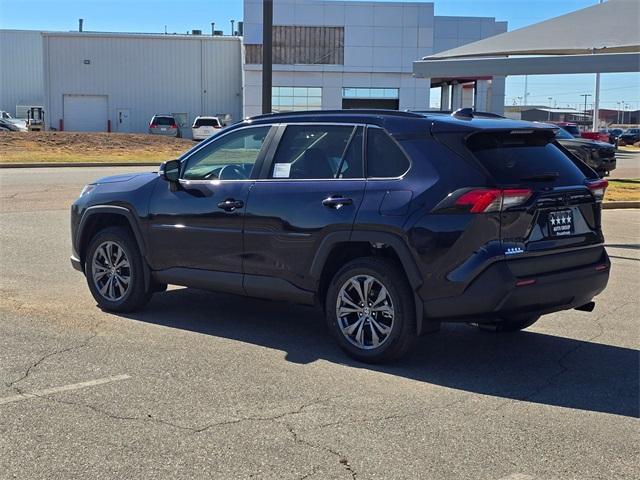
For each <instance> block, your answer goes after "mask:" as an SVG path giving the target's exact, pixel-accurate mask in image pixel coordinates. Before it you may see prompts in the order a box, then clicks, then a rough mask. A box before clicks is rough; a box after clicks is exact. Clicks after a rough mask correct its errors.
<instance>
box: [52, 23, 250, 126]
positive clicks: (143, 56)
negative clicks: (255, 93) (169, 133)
mask: <svg viewBox="0 0 640 480" xmlns="http://www.w3.org/2000/svg"><path fill="white" fill-rule="evenodd" d="M43 41H44V51H43V57H44V59H43V64H44V83H45V86H46V95H45V96H46V105H45V111H46V114H47V120H48V124H49V125H50V126H52V127H55V128H59V127H61V126H62V127H63V128H64V130H74V131H107V130H108V129H109V128H111V130H112V131H114V132H144V131H146V129H147V127H148V124H149V120H150V119H151V117H152V116H153V115H154V114H162V113H164V114H174V115H176V117H177V119H178V120H179V122H180V123H181V124H182V126H183V127H184V126H190V122H192V121H193V119H194V118H195V117H196V116H198V115H216V114H221V113H225V114H231V115H232V117H233V118H234V119H238V118H240V117H241V113H242V67H241V40H240V39H239V38H238V37H212V36H202V35H193V36H190V35H139V34H120V33H118V34H108V33H77V32H74V33H51V32H49V33H44V34H43ZM61 122H62V123H61ZM187 130H188V129H187Z"/></svg>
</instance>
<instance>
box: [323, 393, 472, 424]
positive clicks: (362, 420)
mask: <svg viewBox="0 0 640 480" xmlns="http://www.w3.org/2000/svg"><path fill="white" fill-rule="evenodd" d="M467 400H468V398H466V397H464V398H457V399H455V400H452V401H450V402H447V403H445V404H444V405H440V406H436V407H433V406H430V407H428V408H424V409H421V410H417V411H414V412H411V413H403V414H394V415H385V416H382V417H360V418H355V419H350V420H340V421H337V422H330V423H323V424H321V425H319V426H318V428H328V427H335V426H338V425H347V424H351V423H367V422H385V421H388V420H402V419H405V418H412V417H417V416H420V415H425V414H427V413H429V412H434V411H437V410H446V409H448V408H451V407H453V406H455V405H459V404H461V403H465V402H466V401H467Z"/></svg>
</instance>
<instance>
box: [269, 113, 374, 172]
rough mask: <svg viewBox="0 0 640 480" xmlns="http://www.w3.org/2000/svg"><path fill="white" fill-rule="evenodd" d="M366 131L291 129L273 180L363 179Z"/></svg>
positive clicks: (325, 127)
mask: <svg viewBox="0 0 640 480" xmlns="http://www.w3.org/2000/svg"><path fill="white" fill-rule="evenodd" d="M362 135H363V134H362V127H353V126H343V125H289V126H288V127H287V129H286V130H285V132H284V135H283V136H282V139H281V140H280V145H278V150H277V152H276V154H275V157H274V161H273V166H272V167H271V172H270V175H269V176H270V178H295V179H316V178H318V179H321V178H362Z"/></svg>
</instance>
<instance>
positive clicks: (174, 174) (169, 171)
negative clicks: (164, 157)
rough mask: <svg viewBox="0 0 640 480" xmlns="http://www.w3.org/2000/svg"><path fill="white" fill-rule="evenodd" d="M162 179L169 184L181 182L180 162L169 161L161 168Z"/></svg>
mask: <svg viewBox="0 0 640 480" xmlns="http://www.w3.org/2000/svg"><path fill="white" fill-rule="evenodd" d="M160 173H161V175H162V177H164V179H165V180H166V181H168V182H172V183H176V182H177V181H178V180H180V160H169V161H168V162H164V163H163V164H162V166H161V167H160Z"/></svg>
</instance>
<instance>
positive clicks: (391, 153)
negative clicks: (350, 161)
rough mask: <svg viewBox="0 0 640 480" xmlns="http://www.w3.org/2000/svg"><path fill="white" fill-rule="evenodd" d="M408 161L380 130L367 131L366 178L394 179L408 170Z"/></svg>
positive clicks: (370, 129) (369, 129) (371, 129)
mask: <svg viewBox="0 0 640 480" xmlns="http://www.w3.org/2000/svg"><path fill="white" fill-rule="evenodd" d="M409 166H410V164H409V160H408V159H407V157H406V156H405V154H404V152H403V151H402V150H400V147H398V145H396V143H395V142H394V141H393V140H392V139H391V137H389V135H387V133H386V132H385V131H384V130H382V129H380V128H368V129H367V176H368V177H375V178H395V177H400V176H402V175H403V174H404V173H405V172H406V171H407V170H409Z"/></svg>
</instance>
